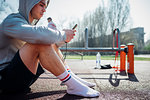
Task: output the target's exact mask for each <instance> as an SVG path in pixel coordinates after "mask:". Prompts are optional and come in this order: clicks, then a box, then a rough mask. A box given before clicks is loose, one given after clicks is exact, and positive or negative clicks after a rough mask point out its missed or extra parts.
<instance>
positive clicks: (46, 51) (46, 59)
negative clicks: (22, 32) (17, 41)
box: [19, 44, 65, 76]
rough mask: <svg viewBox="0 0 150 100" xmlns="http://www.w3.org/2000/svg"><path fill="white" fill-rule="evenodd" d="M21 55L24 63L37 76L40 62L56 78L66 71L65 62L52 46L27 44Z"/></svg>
mask: <svg viewBox="0 0 150 100" xmlns="http://www.w3.org/2000/svg"><path fill="white" fill-rule="evenodd" d="M19 53H20V56H21V59H22V61H23V62H24V64H25V65H26V66H27V67H28V69H29V70H30V71H31V72H32V73H33V74H36V71H37V67H38V63H39V61H40V63H41V65H42V66H43V67H44V68H45V69H47V70H48V71H50V72H51V73H53V74H54V75H55V76H58V75H60V74H62V73H63V72H64V71H65V68H64V64H63V62H62V61H61V60H60V58H59V57H58V56H57V54H56V52H55V51H54V49H53V48H52V46H51V45H35V44H25V45H24V46H23V48H22V49H21V50H20V52H19ZM54 66H55V67H54Z"/></svg>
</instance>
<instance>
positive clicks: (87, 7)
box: [0, 0, 150, 41]
mask: <svg viewBox="0 0 150 100" xmlns="http://www.w3.org/2000/svg"><path fill="white" fill-rule="evenodd" d="M0 1H2V0H0ZM17 1H18V0H6V2H7V3H9V5H10V7H11V8H13V9H14V10H13V11H17V9H18V2H17ZM104 1H107V0H104ZM129 3H130V8H131V9H130V11H131V18H132V22H133V26H132V28H135V27H144V32H145V33H146V34H145V41H147V40H148V39H150V28H149V27H150V12H149V9H150V0H129ZM99 5H102V2H101V0H50V4H49V6H48V8H47V12H46V13H45V15H44V16H43V18H42V19H41V21H42V22H44V25H47V20H46V19H47V17H49V16H51V17H52V18H53V21H54V22H55V23H56V24H57V23H58V22H59V21H61V20H64V19H67V20H69V21H71V20H73V19H76V18H80V19H82V16H83V15H84V14H85V13H88V12H92V11H93V10H94V9H95V8H96V7H98V6H99ZM104 5H106V4H104ZM5 10H7V11H5V12H1V13H0V14H1V17H0V22H1V20H2V19H3V18H4V17H6V16H7V14H9V13H10V12H11V10H10V8H5Z"/></svg>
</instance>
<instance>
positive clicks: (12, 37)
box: [0, 0, 66, 70]
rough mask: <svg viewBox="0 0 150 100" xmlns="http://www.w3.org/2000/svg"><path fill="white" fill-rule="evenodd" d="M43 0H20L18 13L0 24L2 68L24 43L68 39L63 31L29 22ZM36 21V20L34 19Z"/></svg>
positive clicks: (50, 42) (48, 42)
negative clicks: (36, 6) (34, 9)
mask: <svg viewBox="0 0 150 100" xmlns="http://www.w3.org/2000/svg"><path fill="white" fill-rule="evenodd" d="M40 1H41V0H19V9H18V11H19V12H18V13H13V14H10V15H8V16H7V17H6V18H5V19H4V21H3V22H2V23H1V24H0V70H2V69H3V68H5V66H7V65H8V64H9V62H10V61H11V60H12V58H13V57H14V55H15V54H16V52H17V51H18V50H19V49H20V48H21V47H22V46H23V44H24V43H26V42H28V43H32V44H54V43H59V42H63V41H65V39H66V35H65V33H64V32H63V31H62V32H61V31H56V30H52V29H50V28H48V27H45V26H38V27H37V26H35V25H31V23H29V13H30V11H31V9H32V8H33V7H34V6H35V5H36V4H37V3H39V2H40ZM34 22H36V21H34Z"/></svg>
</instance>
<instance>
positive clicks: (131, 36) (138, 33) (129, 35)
mask: <svg viewBox="0 0 150 100" xmlns="http://www.w3.org/2000/svg"><path fill="white" fill-rule="evenodd" d="M144 35H145V33H144V28H143V27H137V28H132V29H130V31H127V32H121V37H120V38H121V44H126V43H129V42H132V43H134V45H135V50H137V51H140V50H142V49H143V48H144Z"/></svg>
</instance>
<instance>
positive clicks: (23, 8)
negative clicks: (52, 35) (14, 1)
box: [18, 0, 49, 24]
mask: <svg viewBox="0 0 150 100" xmlns="http://www.w3.org/2000/svg"><path fill="white" fill-rule="evenodd" d="M40 1H41V0H19V9H18V11H19V13H20V14H21V15H22V16H23V17H24V18H25V19H26V20H27V22H28V23H29V24H31V23H30V22H29V13H30V11H31V9H32V8H33V7H34V6H35V5H36V4H37V3H39V2H40ZM48 4H49V0H47V6H48ZM33 22H34V24H36V23H37V22H38V20H34V21H33Z"/></svg>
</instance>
